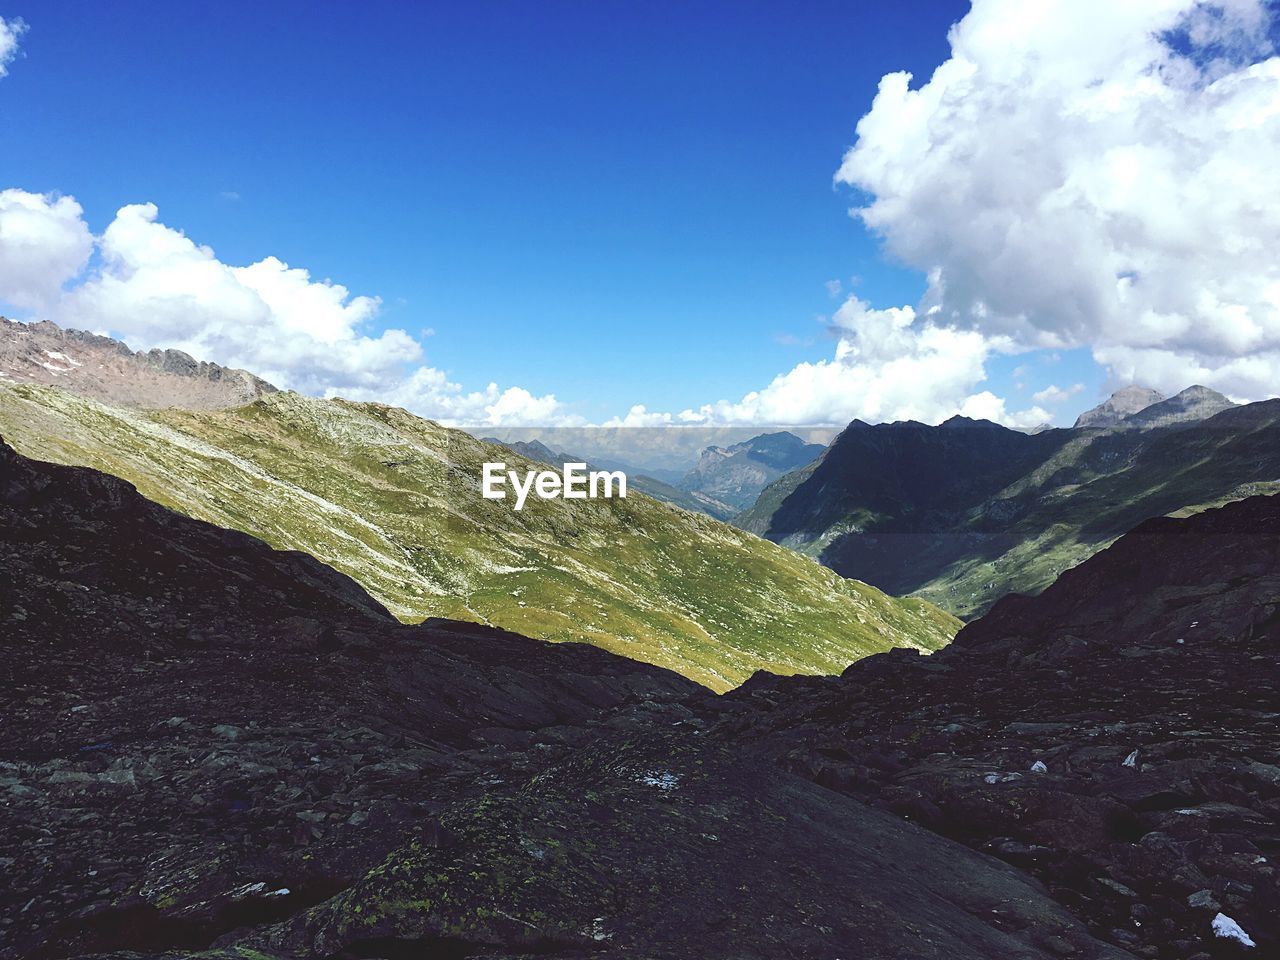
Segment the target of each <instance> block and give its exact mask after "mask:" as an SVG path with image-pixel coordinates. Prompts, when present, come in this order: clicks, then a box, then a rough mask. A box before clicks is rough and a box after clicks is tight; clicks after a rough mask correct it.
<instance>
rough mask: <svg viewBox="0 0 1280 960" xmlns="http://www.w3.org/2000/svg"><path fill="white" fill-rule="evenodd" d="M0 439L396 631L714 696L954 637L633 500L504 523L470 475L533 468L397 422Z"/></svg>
mask: <svg viewBox="0 0 1280 960" xmlns="http://www.w3.org/2000/svg"><path fill="white" fill-rule="evenodd" d="M0 435H3V436H4V437H5V438H6V440H8V441H9V442H10V443H11V444H12V445H13V446H14V447H15V448H16V449H17V450H18V451H19V452H21V453H23V454H25V455H27V456H30V457H34V458H37V459H43V460H51V461H55V462H60V463H67V464H76V465H83V466H90V467H94V468H96V469H99V470H103V471H105V472H107V473H112V474H115V475H116V476H120V477H123V478H125V479H127V480H129V481H130V482H132V483H133V484H134V485H135V486H137V488H138V489H139V491H140V492H142V493H143V494H144V495H146V496H147V497H150V498H151V499H153V500H155V501H157V502H159V503H162V504H164V505H166V506H168V507H170V508H172V509H174V510H177V511H180V512H182V513H185V514H188V515H190V516H193V517H196V518H199V519H201V520H206V521H209V522H211V523H215V524H218V525H220V526H225V527H233V528H237V529H240V530H243V531H245V532H247V533H250V534H253V535H254V536H257V537H260V538H261V539H263V540H265V541H266V542H267V543H269V544H271V545H272V546H274V547H276V548H278V549H291V550H300V551H305V552H307V553H310V554H312V555H313V556H315V557H317V558H319V559H321V560H323V561H324V562H326V563H328V564H330V565H331V566H333V567H334V568H336V569H338V570H340V571H342V572H343V573H346V574H348V575H349V576H351V577H352V578H353V579H355V580H356V581H358V582H359V583H360V584H361V585H362V586H364V587H365V588H366V589H367V590H368V591H369V592H370V593H371V594H372V595H373V596H375V597H377V598H378V599H379V600H380V601H382V603H384V604H385V605H386V606H387V607H388V609H390V610H391V611H392V612H393V613H394V614H395V615H396V616H398V617H400V618H401V619H402V620H405V621H417V620H421V619H424V618H426V617H433V616H434V617H452V618H457V619H462V620H472V621H476V622H480V623H488V624H492V625H494V626H499V627H504V628H506V629H509V630H513V631H516V632H518V633H522V634H525V635H528V636H533V637H540V638H544V639H548V640H556V641H567V640H574V641H585V642H588V643H592V644H595V645H597V646H600V647H603V648H604V649H606V650H610V651H612V652H614V653H618V654H621V655H624V656H627V657H631V658H633V659H636V660H642V661H645V662H648V663H654V664H657V665H660V666H663V667H668V668H670V669H673V670H676V671H678V672H680V673H682V674H684V675H685V676H688V677H690V678H692V679H694V680H697V681H699V682H701V683H704V684H706V685H707V686H709V687H711V688H713V689H715V690H721V691H723V690H726V689H729V688H730V687H732V686H734V685H736V684H738V683H740V682H741V681H742V680H744V679H746V677H748V676H749V675H750V674H751V673H753V672H754V671H756V670H761V669H764V670H769V671H772V672H776V673H783V674H791V673H831V672H838V671H840V670H842V669H843V668H844V667H845V666H847V665H848V664H849V663H850V662H852V661H854V660H857V659H859V658H861V657H864V656H867V655H869V654H871V653H876V652H879V651H883V650H885V649H888V648H889V647H892V646H910V647H915V648H917V649H922V650H934V649H937V648H938V647H940V646H942V645H944V644H945V643H946V642H947V641H948V640H949V639H950V638H951V636H952V635H953V634H954V633H955V630H956V629H957V627H958V622H957V621H956V620H955V619H954V618H952V617H951V616H949V615H948V614H945V613H943V612H942V611H940V610H938V609H937V608H935V607H933V606H932V605H931V604H929V603H927V602H924V601H921V600H916V599H911V600H898V599H894V598H892V597H888V596H886V595H885V594H883V593H881V592H880V591H879V590H876V589H874V588H872V587H869V586H867V585H866V584H863V583H860V582H857V581H853V580H845V579H843V578H841V577H839V576H837V575H836V574H834V573H833V572H831V571H830V570H827V569H825V568H824V567H821V566H819V565H818V564H817V563H815V562H814V561H812V560H810V559H809V558H806V557H802V556H800V555H798V554H795V553H793V552H791V551H789V550H786V549H784V548H782V547H779V546H776V545H774V544H771V543H768V542H767V541H764V540H761V539H758V538H757V537H755V536H752V535H750V534H747V533H744V532H742V531H740V530H737V529H734V528H732V527H729V526H726V525H725V524H722V523H719V522H717V521H715V520H712V519H711V518H709V517H705V516H700V515H697V514H693V513H689V512H686V511H684V510H680V509H678V508H675V507H672V506H669V505H667V504H663V503H659V502H657V501H655V500H653V499H650V498H649V497H646V496H644V495H643V494H638V493H634V492H633V493H631V495H630V496H629V497H628V498H627V499H625V500H618V499H614V500H575V501H566V500H558V499H557V500H537V499H534V498H531V499H530V500H529V502H528V503H527V504H526V505H525V508H524V510H523V511H521V512H519V513H517V512H515V511H513V510H512V508H511V501H510V500H507V501H496V500H486V499H484V498H483V497H481V495H480V476H481V464H482V463H484V462H485V461H492V460H505V461H507V462H508V464H509V465H510V466H511V467H512V468H516V469H521V470H524V469H533V468H537V464H535V463H533V462H532V461H528V460H525V459H524V458H522V457H520V456H518V455H516V454H513V453H512V452H511V451H510V450H508V449H506V448H502V447H498V446H494V445H492V444H487V443H485V442H483V441H480V440H477V439H475V438H474V437H472V436H470V435H469V434H466V433H463V432H461V431H458V430H450V429H446V428H444V427H441V426H439V425H438V424H435V423H433V422H430V421H427V420H423V419H420V418H418V417H415V416H412V415H411V414H409V413H407V412H405V411H404V410H400V409H396V408H392V407H386V406H381V405H377V404H364V403H350V402H347V401H343V400H318V399H313V398H308V397H303V396H299V395H297V394H292V393H279V394H271V395H268V396H265V397H262V398H260V399H259V400H256V401H255V402H253V403H251V404H248V405H247V406H243V407H237V408H234V409H229V410H219V411H212V412H189V411H182V410H163V411H138V410H125V409H118V408H113V407H107V406H104V405H102V404H100V403H97V402H94V401H92V400H87V399H84V398H82V397H78V396H75V395H72V394H69V393H66V392H64V391H62V390H59V389H57V388H53V387H44V386H35V385H15V386H7V385H6V386H2V387H0Z"/></svg>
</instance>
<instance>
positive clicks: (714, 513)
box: [481, 437, 738, 520]
mask: <svg viewBox="0 0 1280 960" xmlns="http://www.w3.org/2000/svg"><path fill="white" fill-rule="evenodd" d="M481 439H483V440H484V442H485V443H495V444H500V445H501V446H504V447H507V448H508V449H510V450H514V451H515V452H516V453H518V454H520V455H521V456H522V457H524V458H525V459H527V460H533V461H535V462H537V463H545V464H547V465H548V466H552V467H556V468H560V467H563V466H564V465H565V464H566V463H586V464H588V465H589V467H590V468H591V469H605V470H621V471H622V472H623V473H625V474H626V475H627V484H628V487H629V488H632V489H635V490H639V491H640V492H641V493H647V494H648V495H649V496H651V497H653V499H655V500H661V501H662V502H663V503H670V504H673V505H675V506H677V507H682V508H683V509H685V510H692V511H693V512H694V513H705V514H706V515H707V516H709V517H714V518H715V519H717V520H728V519H730V518H732V517H733V516H734V515H735V514H737V512H738V510H737V508H735V507H732V506H730V505H729V504H727V503H721V502H720V501H718V500H715V499H713V498H711V497H708V496H704V495H702V494H700V493H691V492H689V491H686V490H681V489H679V488H678V487H673V486H672V485H671V484H669V483H666V482H664V481H662V480H659V479H657V478H656V477H650V476H646V475H645V474H643V473H637V472H636V471H635V469H634V468H630V467H628V466H626V465H625V464H622V463H618V462H616V461H608V460H606V461H591V460H587V458H585V457H581V456H577V455H575V454H572V453H565V452H564V451H556V450H552V449H551V448H550V447H549V446H547V445H546V444H545V443H543V442H542V441H541V440H538V439H536V438H534V439H531V440H510V441H505V440H499V439H497V438H496V437H483V438H481Z"/></svg>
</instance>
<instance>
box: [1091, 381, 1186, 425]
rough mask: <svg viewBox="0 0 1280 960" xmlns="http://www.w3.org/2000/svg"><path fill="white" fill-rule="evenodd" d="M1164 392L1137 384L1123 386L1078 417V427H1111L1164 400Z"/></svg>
mask: <svg viewBox="0 0 1280 960" xmlns="http://www.w3.org/2000/svg"><path fill="white" fill-rule="evenodd" d="M1164 398H1165V397H1164V394H1163V393H1161V392H1160V391H1158V390H1152V389H1151V388H1150V387H1140V386H1137V385H1136V384H1134V385H1130V386H1127V387H1121V388H1120V389H1119V390H1117V391H1116V392H1115V393H1113V394H1111V396H1109V397H1108V398H1107V399H1106V400H1104V401H1103V402H1102V403H1100V404H1098V405H1097V406H1096V407H1094V408H1093V409H1092V410H1086V411H1085V412H1084V413H1082V414H1080V416H1079V417H1077V418H1076V422H1075V425H1076V426H1077V427H1111V426H1115V424H1117V423H1119V422H1120V421H1121V420H1123V419H1124V418H1125V417H1128V416H1132V415H1133V414H1135V413H1138V412H1139V411H1142V410H1145V409H1146V408H1147V407H1149V406H1151V405H1152V404H1153V403H1159V402H1160V401H1161V400H1163V399H1164Z"/></svg>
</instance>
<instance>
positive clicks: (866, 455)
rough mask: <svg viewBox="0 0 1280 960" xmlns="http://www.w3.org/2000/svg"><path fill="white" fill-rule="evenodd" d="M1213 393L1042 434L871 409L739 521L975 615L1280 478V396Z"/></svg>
mask: <svg viewBox="0 0 1280 960" xmlns="http://www.w3.org/2000/svg"><path fill="white" fill-rule="evenodd" d="M1208 393H1210V392H1209V391H1204V392H1201V391H1200V390H1198V389H1196V388H1193V390H1191V391H1186V392H1184V394H1179V396H1178V397H1176V398H1173V400H1174V401H1176V403H1174V404H1173V406H1172V407H1165V408H1164V409H1163V410H1161V409H1159V408H1161V407H1163V406H1164V405H1163V404H1156V405H1155V407H1148V408H1147V409H1148V410H1150V411H1151V414H1150V417H1151V422H1150V423H1144V422H1143V421H1142V420H1137V421H1133V420H1132V419H1126V420H1123V421H1121V422H1120V423H1118V424H1116V425H1115V426H1112V427H1109V428H1092V427H1089V428H1083V429H1071V430H1049V431H1044V432H1042V433H1038V434H1035V435H1027V434H1024V433H1021V432H1019V431H1014V430H1006V429H1004V428H1003V427H999V426H997V425H996V424H992V423H986V422H978V421H965V420H964V419H963V418H954V419H953V420H950V421H948V422H947V423H946V424H943V425H941V426H938V427H928V426H924V425H922V424H910V423H907V424H884V425H878V426H875V427H870V426H867V425H866V424H862V423H860V422H856V421H855V423H853V424H851V425H850V426H849V428H847V429H846V430H845V431H844V433H842V434H841V435H840V436H839V437H838V438H837V439H836V440H835V441H834V442H833V443H832V445H831V448H830V449H829V450H828V452H827V453H826V454H825V455H824V456H823V458H822V459H821V460H819V461H817V462H816V463H815V464H813V465H811V466H810V467H808V468H806V469H805V470H801V471H797V472H796V473H792V474H788V475H787V476H785V477H782V478H781V479H779V480H778V481H777V482H775V483H774V484H773V485H772V486H770V487H768V488H766V489H765V491H764V492H763V493H762V494H761V496H760V499H759V500H758V501H757V503H756V505H755V506H754V507H752V508H751V509H750V510H748V511H746V512H745V513H744V514H743V515H742V516H741V517H740V518H738V519H737V520H736V521H735V522H737V523H739V524H740V525H742V526H743V527H744V528H745V529H747V530H751V531H753V532H756V533H759V534H761V535H763V536H767V537H768V538H769V539H771V540H774V541H775V542H778V543H782V544H785V545H787V546H791V547H793V548H794V549H798V550H801V551H803V552H805V553H808V554H810V555H812V556H815V557H818V558H820V559H821V561H822V562H823V563H825V564H827V565H829V566H830V567H831V568H832V569H834V570H836V571H837V572H839V573H841V574H843V575H845V576H849V577H856V578H858V579H861V580H865V581H867V582H869V583H873V584H875V585H876V586H878V587H880V588H881V589H883V590H886V591H888V592H889V593H892V594H895V595H904V594H910V595H913V596H920V597H923V598H926V599H929V600H931V601H932V602H934V603H936V604H938V605H939V606H941V607H942V608H944V609H946V610H949V611H951V612H952V613H955V614H957V615H958V616H962V617H972V616H974V615H977V614H981V613H982V612H984V611H985V610H987V609H989V608H990V606H991V604H992V603H994V602H995V601H996V600H997V599H999V598H1000V597H1001V596H1003V595H1005V594H1006V593H1010V592H1014V591H1017V592H1023V593H1034V592H1036V591H1039V590H1041V589H1043V588H1044V587H1046V586H1047V585H1048V584H1049V583H1051V582H1052V581H1053V580H1054V578H1056V577H1057V575H1058V574H1060V573H1061V572H1062V571H1064V570H1066V569H1068V568H1070V567H1071V566H1074V565H1075V564H1077V563H1079V562H1080V561H1082V560H1084V559H1086V558H1087V557H1089V556H1092V555H1093V554H1094V553H1096V552H1097V551H1099V550H1101V549H1102V548H1103V547H1105V546H1106V545H1107V544H1109V543H1111V542H1112V541H1113V540H1114V539H1115V538H1116V537H1118V536H1120V535H1121V534H1123V533H1125V532H1126V531H1128V530H1130V529H1132V528H1133V527H1134V526H1136V525H1137V524H1138V523H1140V522H1142V521H1143V520H1145V519H1147V518H1149V517H1153V516H1160V515H1163V514H1170V513H1177V512H1186V511H1194V510H1198V509H1203V508H1205V507H1208V506H1214V505H1218V504H1221V503H1224V502H1227V501H1229V500H1235V499H1239V498H1241V497H1245V496H1249V495H1251V494H1256V493H1268V492H1275V491H1277V490H1280V401H1274V400H1269V401H1264V402H1261V403H1254V404H1248V405H1244V406H1234V405H1230V404H1229V401H1227V403H1228V408H1227V409H1225V410H1223V411H1222V412H1220V413H1217V414H1215V415H1213V416H1211V417H1209V418H1208V419H1206V420H1203V421H1188V420H1186V419H1185V417H1183V416H1182V413H1186V414H1189V413H1191V412H1194V411H1195V410H1197V409H1204V408H1205V407H1202V406H1200V404H1199V401H1200V400H1204V401H1206V406H1207V408H1208V409H1213V408H1215V407H1216V406H1220V405H1221V401H1215V400H1213V398H1212V397H1206V394H1208ZM1187 394H1189V395H1190V396H1187ZM1180 398H1181V399H1180ZM1197 398H1199V399H1197ZM1165 402H1166V403H1170V402H1171V401H1165ZM1179 411H1181V413H1179ZM1146 415H1147V414H1146V412H1145V411H1143V412H1142V413H1140V414H1139V416H1146Z"/></svg>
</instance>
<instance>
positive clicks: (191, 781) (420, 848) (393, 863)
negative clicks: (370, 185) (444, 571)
mask: <svg viewBox="0 0 1280 960" xmlns="http://www.w3.org/2000/svg"><path fill="white" fill-rule="evenodd" d="M0 564H2V566H3V576H0V630H2V631H3V632H2V633H0V642H3V644H4V658H3V664H4V666H3V670H4V675H3V677H0V690H2V691H3V693H2V694H0V697H2V699H0V711H2V713H3V716H4V724H3V726H2V727H0V791H2V793H0V796H2V797H3V799H0V868H2V869H3V870H4V875H5V879H6V883H5V884H4V886H3V887H2V888H0V956H3V957H6V958H16V957H32V958H55V957H68V956H83V955H90V954H98V955H113V956H124V955H126V954H127V955H128V956H130V957H135V958H136V957H140V956H176V955H179V954H181V955H191V954H192V952H193V951H197V952H198V951H210V950H212V951H214V954H207V953H206V954H204V955H217V956H223V957H236V958H254V960H261V958H263V957H348V958H356V957H388V958H400V957H464V956H491V957H493V956H501V957H527V956H535V955H538V956H563V957H583V956H593V957H594V956H600V957H636V956H644V957H655V958H657V957H672V958H675V957H691V956H697V957H708V958H710V957H726V958H728V957H743V956H751V957H797V958H808V957H832V958H834V957H841V956H844V957H848V956H858V957H867V958H890V957H892V958H903V960H905V958H915V957H930V958H938V960H943V958H946V960H951V958H973V960H985V958H991V957H1017V958H1027V960H1031V958H1043V957H1060V956H1071V957H1082V958H1092V957H1099V958H1102V957H1107V958H1119V957H1123V956H1127V955H1128V954H1127V953H1125V952H1123V951H1121V950H1119V949H1117V948H1115V947H1113V946H1110V945H1108V944H1106V943H1105V942H1103V941H1100V940H1099V939H1098V938H1097V937H1095V936H1093V935H1091V934H1090V933H1089V932H1088V931H1087V930H1086V927H1085V924H1084V923H1083V922H1082V921H1081V920H1079V919H1078V918H1076V917H1073V916H1072V915H1071V914H1070V913H1069V912H1068V911H1067V910H1066V909H1065V908H1064V907H1063V906H1062V905H1061V904H1059V903H1056V902H1055V901H1054V900H1053V899H1051V898H1050V897H1049V896H1048V895H1047V894H1046V893H1045V891H1044V889H1043V888H1042V887H1041V886H1040V885H1039V884H1038V883H1037V882H1036V881H1034V880H1033V879H1031V878H1029V877H1027V876H1026V875H1025V873H1023V872H1022V871H1020V870H1019V869H1017V868H1015V867H1012V866H1009V865H1006V864H1003V863H1000V862H999V861H998V860H996V859H994V858H991V857H989V856H986V855H984V854H982V853H978V852H974V851H970V850H967V849H965V848H964V846H963V845H961V844H957V843H954V842H952V841H950V840H948V839H945V838H943V837H940V836H938V835H937V834H934V833H931V832H929V831H927V830H925V829H924V828H923V827H921V826H918V825H916V824H911V823H908V822H905V821H904V820H902V819H901V818H899V817H897V816H894V815H893V814H892V813H890V812H886V811H879V810H874V809H872V808H871V807H869V806H867V805H866V804H864V803H863V802H861V801H860V800H858V799H855V798H853V797H851V796H848V795H846V794H844V793H842V792H839V791H835V790H831V789H829V788H828V787H827V786H824V785H822V784H819V783H817V782H814V780H813V778H811V777H809V776H806V775H804V774H803V772H802V773H797V772H794V771H792V770H790V769H788V768H787V767H786V766H783V765H779V764H776V763H774V762H773V761H772V759H770V758H769V757H768V756H767V755H766V756H760V755H757V753H756V751H755V750H754V748H752V746H751V744H750V743H749V742H748V741H745V740H744V741H741V742H737V741H735V740H733V739H732V738H729V739H726V738H725V737H723V736H717V737H712V736H708V735H707V731H708V730H710V729H712V728H713V727H715V726H716V725H719V724H723V723H725V722H727V721H726V717H729V718H732V717H734V716H742V717H744V718H745V717H749V716H752V715H754V714H755V713H756V712H757V708H756V707H755V706H753V705H752V703H751V701H750V700H745V699H735V700H724V699H718V698H716V697H715V696H713V695H712V694H710V693H709V692H707V691H706V690H704V689H702V688H700V687H697V686H696V685H694V684H693V683H691V682H689V681H686V680H684V679H682V678H680V677H678V676H676V675H674V674H671V673H668V672H665V671H662V670H660V669H657V668H654V667H648V666H645V665H642V664H637V663H633V662H630V661H627V660H623V659H621V658H617V657H614V656H611V655H609V654H607V653H605V652H603V651H601V650H598V649H596V648H592V647H585V646H580V645H576V644H561V645H553V644H548V643H543V642H538V641H531V640H527V639H524V638H521V637H517V636H514V635H511V634H504V633H501V632H498V631H494V630H491V629H487V628H482V627H477V626H474V625H465V624H457V623H450V622H444V621H429V622H427V623H425V624H423V625H420V626H416V627H411V626H403V625H400V624H399V623H397V622H396V621H394V620H393V619H392V618H391V617H390V616H388V615H387V614H386V612H385V611H384V610H382V609H381V608H380V607H379V606H378V605H377V604H376V603H374V602H373V601H371V600H370V599H369V598H368V597H367V596H366V595H364V594H363V593H362V592H361V591H359V590H358V589H357V588H356V587H355V585H354V584H353V583H352V582H351V581H349V580H347V579H346V578H345V577H342V576H340V575H338V574H336V573H334V572H333V571H331V570H329V569H328V568H326V567H324V566H322V565H320V564H318V563H317V562H315V561H313V560H310V559H308V558H306V557H304V556H302V555H299V554H293V553H284V552H275V551H272V550H270V549H269V548H267V547H266V546H264V545H263V544H261V543H259V542H258V541H255V540H253V539H252V538H249V537H247V536H244V535H242V534H238V533H232V532H228V531H225V530H221V529H218V528H216V527H212V526H209V525H207V524H203V523H200V522H197V521H193V520H190V519H187V518H184V517H182V516H180V515H178V514H175V513H171V512H169V511H167V510H165V509H163V508H161V507H159V506H156V505H155V504H152V503H150V502H148V501H146V500H144V499H143V498H141V497H140V496H139V495H138V494H137V493H136V492H135V491H134V490H133V488H132V487H130V486H129V485H128V484H126V483H124V482H122V481H119V480H116V479H113V478H110V477H107V476H104V475H102V474H99V473H96V472H94V471H90V470H85V469H78V468H69V467H58V466H51V465H45V464H39V463H36V462H33V461H29V460H25V459H23V458H21V457H19V456H18V455H16V454H15V453H13V452H12V451H11V450H10V449H9V448H7V447H4V446H3V445H0ZM719 729H722V730H723V729H726V728H725V727H723V726H721V727H719ZM775 736H776V734H775V733H774V732H773V731H772V729H770V730H769V732H768V735H767V736H766V737H765V740H766V741H767V742H768V743H769V744H772V743H773V740H774V737H775ZM770 749H772V747H771V746H770Z"/></svg>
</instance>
